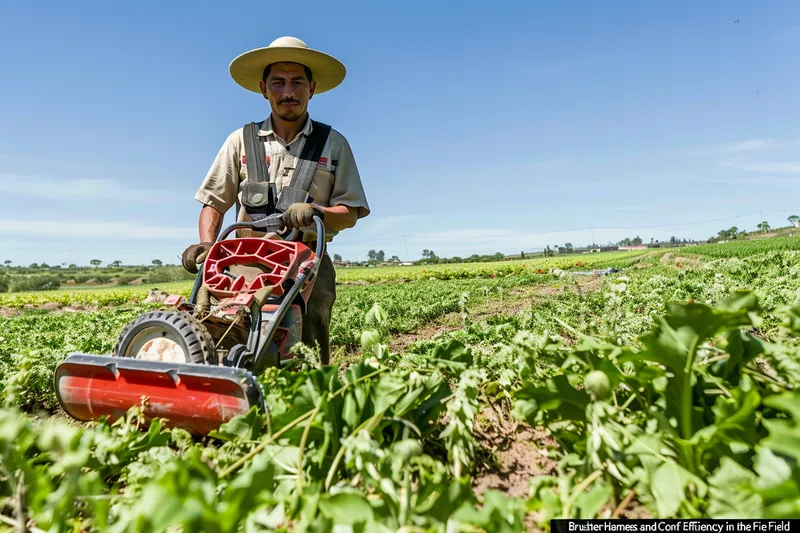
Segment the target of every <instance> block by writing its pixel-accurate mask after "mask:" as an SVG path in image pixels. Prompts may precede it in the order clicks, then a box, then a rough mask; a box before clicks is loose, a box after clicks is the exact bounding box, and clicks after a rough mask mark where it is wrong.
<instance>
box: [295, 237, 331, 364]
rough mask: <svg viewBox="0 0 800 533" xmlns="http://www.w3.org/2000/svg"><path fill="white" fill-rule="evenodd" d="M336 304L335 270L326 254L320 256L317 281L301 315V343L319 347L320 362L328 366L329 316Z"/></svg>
mask: <svg viewBox="0 0 800 533" xmlns="http://www.w3.org/2000/svg"><path fill="white" fill-rule="evenodd" d="M334 302H336V270H335V269H334V267H333V261H331V258H330V256H329V255H328V252H325V253H324V254H323V256H322V261H321V262H320V265H319V270H318V271H317V280H316V282H315V283H314V288H313V289H312V290H311V294H310V295H309V297H308V303H307V305H306V314H305V315H303V335H302V342H303V344H305V345H306V346H309V347H310V348H314V347H315V346H316V345H317V344H318V345H319V357H320V362H321V363H322V364H323V365H327V364H330V356H331V347H330V338H331V314H332V311H333V304H334Z"/></svg>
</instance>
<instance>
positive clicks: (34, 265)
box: [28, 263, 39, 268]
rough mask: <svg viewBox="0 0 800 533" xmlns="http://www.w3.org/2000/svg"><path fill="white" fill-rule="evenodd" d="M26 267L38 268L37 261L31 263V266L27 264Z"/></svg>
mask: <svg viewBox="0 0 800 533" xmlns="http://www.w3.org/2000/svg"><path fill="white" fill-rule="evenodd" d="M28 268H39V264H38V263H31V266H29V267H28Z"/></svg>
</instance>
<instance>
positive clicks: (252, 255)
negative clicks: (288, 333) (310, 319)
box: [203, 238, 315, 310]
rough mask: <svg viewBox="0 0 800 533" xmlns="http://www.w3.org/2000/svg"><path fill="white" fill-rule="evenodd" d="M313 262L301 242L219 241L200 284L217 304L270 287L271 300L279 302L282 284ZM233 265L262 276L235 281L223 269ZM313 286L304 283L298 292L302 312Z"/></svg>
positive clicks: (308, 251) (205, 262)
mask: <svg viewBox="0 0 800 533" xmlns="http://www.w3.org/2000/svg"><path fill="white" fill-rule="evenodd" d="M314 258H315V254H314V252H313V251H312V250H311V249H310V248H309V247H308V246H307V245H305V244H303V243H302V242H293V241H281V240H273V239H260V238H239V239H235V240H228V241H224V240H223V241H218V242H216V243H214V245H213V246H212V247H211V249H210V250H209V252H208V256H207V257H206V259H205V261H204V262H203V283H204V284H205V286H206V287H207V288H208V292H209V293H210V294H211V295H213V296H214V297H216V298H217V299H219V300H224V299H228V298H235V297H237V296H240V295H242V294H255V293H256V292H258V291H259V290H261V289H263V288H264V287H267V286H269V287H272V292H271V294H270V296H271V297H273V298H280V297H281V296H283V294H284V291H285V289H284V287H285V285H284V284H285V282H286V281H288V280H293V279H295V278H296V277H297V273H298V272H297V271H298V269H304V268H311V266H312V261H313V260H314ZM236 265H242V266H259V267H261V268H263V269H264V270H265V272H263V273H260V274H257V275H256V276H255V277H254V278H253V279H251V280H249V281H248V279H247V277H246V276H244V275H238V276H236V277H235V278H234V277H232V276H231V275H230V274H229V273H226V272H225V269H227V268H230V267H231V266H236ZM312 286H313V284H312V283H310V282H306V287H303V288H301V290H300V296H301V297H302V298H303V308H305V303H306V302H307V301H308V297H309V296H310V293H311V288H312ZM265 310H266V308H265Z"/></svg>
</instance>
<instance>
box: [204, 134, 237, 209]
mask: <svg viewBox="0 0 800 533" xmlns="http://www.w3.org/2000/svg"><path fill="white" fill-rule="evenodd" d="M236 134H237V132H233V133H231V134H230V135H229V136H228V138H227V139H226V140H225V143H224V144H223V145H222V147H221V148H220V149H219V152H218V153H217V157H216V158H215V159H214V162H213V163H212V164H211V168H210V169H209V170H208V174H206V177H205V179H204V180H203V183H202V184H201V185H200V188H199V189H198V190H197V193H195V195H194V198H195V200H197V201H198V202H200V203H201V204H203V205H210V206H211V207H213V208H214V209H216V210H217V211H219V212H220V213H223V214H224V213H225V212H226V211H228V209H230V208H231V207H232V206H233V205H234V203H236V197H237V195H238V193H239V166H240V157H241V156H240V155H239V146H238V142H237V135H236Z"/></svg>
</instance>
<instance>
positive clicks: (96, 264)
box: [89, 259, 102, 268]
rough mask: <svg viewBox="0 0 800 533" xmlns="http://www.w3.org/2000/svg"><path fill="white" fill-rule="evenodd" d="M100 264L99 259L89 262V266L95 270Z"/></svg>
mask: <svg viewBox="0 0 800 533" xmlns="http://www.w3.org/2000/svg"><path fill="white" fill-rule="evenodd" d="M100 263H102V261H100V260H99V259H92V260H91V261H89V264H90V265H92V266H93V267H95V268H97V267H99V266H100Z"/></svg>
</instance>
